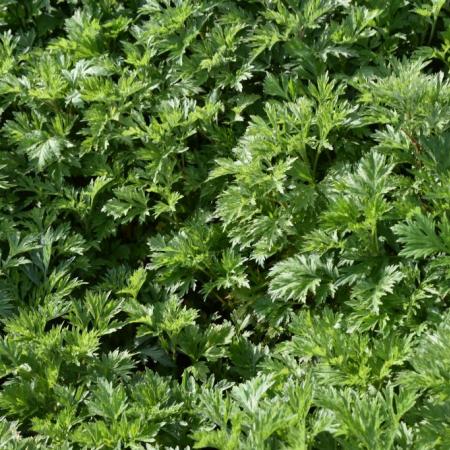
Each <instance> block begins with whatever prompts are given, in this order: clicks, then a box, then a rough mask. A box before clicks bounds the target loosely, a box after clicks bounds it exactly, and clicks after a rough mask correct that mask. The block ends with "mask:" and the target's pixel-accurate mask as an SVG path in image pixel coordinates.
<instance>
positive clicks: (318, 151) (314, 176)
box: [313, 147, 322, 182]
mask: <svg viewBox="0 0 450 450" xmlns="http://www.w3.org/2000/svg"><path fill="white" fill-rule="evenodd" d="M321 152H322V151H321V149H320V147H319V148H318V149H317V152H316V156H315V158H314V165H313V178H314V182H315V181H316V172H317V164H318V162H319V156H320V153H321Z"/></svg>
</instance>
